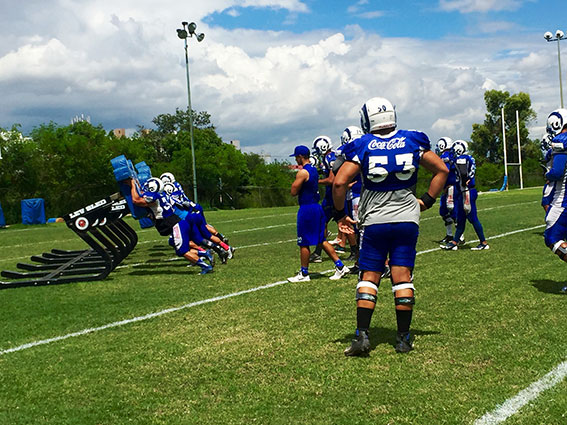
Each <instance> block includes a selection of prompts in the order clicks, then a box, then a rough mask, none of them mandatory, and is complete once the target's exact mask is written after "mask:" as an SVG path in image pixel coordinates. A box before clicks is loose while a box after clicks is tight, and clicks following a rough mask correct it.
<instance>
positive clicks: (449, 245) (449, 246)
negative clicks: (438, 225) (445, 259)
mask: <svg viewBox="0 0 567 425" xmlns="http://www.w3.org/2000/svg"><path fill="white" fill-rule="evenodd" d="M439 248H441V249H444V250H446V251H456V250H457V249H459V247H458V246H457V245H455V244H454V243H453V242H447V243H446V244H444V245H439Z"/></svg>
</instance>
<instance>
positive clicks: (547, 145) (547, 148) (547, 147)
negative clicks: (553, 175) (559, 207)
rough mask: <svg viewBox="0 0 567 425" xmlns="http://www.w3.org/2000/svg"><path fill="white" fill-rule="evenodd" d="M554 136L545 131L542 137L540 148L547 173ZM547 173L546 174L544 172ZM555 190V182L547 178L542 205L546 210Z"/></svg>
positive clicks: (543, 165) (549, 166)
mask: <svg viewBox="0 0 567 425" xmlns="http://www.w3.org/2000/svg"><path fill="white" fill-rule="evenodd" d="M552 139H553V136H552V135H551V134H549V133H547V132H546V133H545V135H544V136H543V137H542V139H541V143H540V148H541V156H542V160H541V166H542V167H543V169H544V173H547V172H548V171H549V170H550V169H551V154H552V152H553V151H552V150H551V140H552ZM544 175H545V174H544ZM554 192H555V184H554V183H552V182H550V181H549V180H547V179H546V180H545V184H544V185H543V193H542V196H541V206H542V207H543V209H544V211H545V212H547V210H548V209H549V204H551V200H552V199H553V194H554Z"/></svg>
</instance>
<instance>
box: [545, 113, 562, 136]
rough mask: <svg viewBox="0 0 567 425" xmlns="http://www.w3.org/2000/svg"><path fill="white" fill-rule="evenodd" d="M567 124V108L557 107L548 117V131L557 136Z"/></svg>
mask: <svg viewBox="0 0 567 425" xmlns="http://www.w3.org/2000/svg"><path fill="white" fill-rule="evenodd" d="M566 125H567V109H561V108H560V109H556V110H555V111H553V112H552V113H551V114H549V116H548V117H547V127H546V130H547V132H548V133H549V134H550V135H551V136H552V137H555V136H557V135H558V134H559V133H561V130H563V127H565V126H566Z"/></svg>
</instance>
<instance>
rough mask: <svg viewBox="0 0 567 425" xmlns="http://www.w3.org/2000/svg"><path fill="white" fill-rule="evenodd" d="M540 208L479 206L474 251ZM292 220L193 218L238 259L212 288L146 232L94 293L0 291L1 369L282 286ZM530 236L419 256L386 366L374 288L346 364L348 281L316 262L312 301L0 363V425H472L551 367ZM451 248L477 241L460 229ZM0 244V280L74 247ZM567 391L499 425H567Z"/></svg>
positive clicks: (189, 318) (231, 214)
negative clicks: (220, 236) (411, 337)
mask: <svg viewBox="0 0 567 425" xmlns="http://www.w3.org/2000/svg"><path fill="white" fill-rule="evenodd" d="M540 191H541V189H530V190H525V191H513V192H509V193H498V194H486V195H481V196H480V197H479V200H478V208H479V210H480V211H479V217H480V219H481V221H482V223H483V225H484V229H485V233H486V235H487V236H488V237H489V238H492V237H494V236H497V235H502V234H505V233H507V232H514V231H517V230H522V229H527V228H533V227H536V226H541V225H542V224H543V223H544V220H543V216H544V214H543V210H542V209H541V207H540V206H539V197H540ZM296 210H297V208H296V207H295V208H294V207H288V208H273V209H254V210H241V211H215V212H208V213H207V214H206V215H207V219H208V221H209V222H211V223H212V224H215V225H217V227H218V228H219V230H221V231H222V232H223V233H225V234H226V235H228V236H229V237H230V239H231V243H233V244H234V245H235V246H237V247H240V249H237V251H236V254H235V258H234V259H233V260H231V261H229V264H228V265H220V264H219V265H217V266H216V267H215V272H214V273H212V274H210V275H206V276H200V275H199V274H198V270H197V268H187V267H186V266H187V263H186V262H185V261H184V260H181V261H179V260H175V255H174V253H173V251H172V250H171V249H170V248H169V247H168V246H167V241H166V239H165V238H161V237H160V236H159V235H158V234H157V233H156V232H155V230H153V229H150V230H145V231H140V232H139V237H140V242H139V244H138V246H137V247H136V249H135V250H134V251H133V253H132V254H131V255H130V256H129V257H128V258H127V259H126V260H125V261H124V263H123V266H124V267H121V268H119V269H117V270H116V271H114V272H113V273H112V274H111V275H110V277H109V278H107V279H106V280H104V281H100V282H90V283H71V284H66V285H58V286H52V287H31V288H18V289H6V290H2V291H0V306H1V307H2V308H1V309H0V351H1V350H6V349H9V348H12V347H18V346H20V345H23V344H26V343H30V342H34V341H39V340H44V339H48V338H53V337H57V336H61V335H66V334H69V333H71V332H77V331H81V330H83V329H86V328H94V327H98V326H104V325H106V324H109V323H113V322H117V321H120V320H124V319H129V318H134V317H137V316H143V315H146V314H148V313H152V312H159V311H162V310H164V309H168V308H171V307H178V306H183V305H186V304H189V303H193V302H197V301H200V300H207V299H211V298H213V297H218V296H222V295H226V294H233V293H236V292H238V291H243V290H247V289H252V288H257V287H260V286H262V285H267V284H270V283H276V282H282V281H284V280H285V278H287V277H289V276H292V275H294V274H295V273H296V272H297V270H298V268H299V253H298V249H297V246H296V244H295V241H294V239H295V212H296ZM422 220H423V221H422V225H421V228H420V240H419V243H418V251H424V250H429V249H434V248H437V247H438V243H436V242H435V241H437V240H439V239H440V238H441V237H442V236H443V234H444V227H443V224H442V221H441V219H440V218H439V217H438V215H437V211H436V208H435V207H434V208H433V209H432V210H430V211H427V212H425V213H424V215H423V217H422ZM129 222H130V223H131V224H132V225H133V226H136V228H137V229H138V227H137V223H135V222H133V221H129ZM542 231H543V227H538V228H535V229H532V230H528V231H523V232H519V233H514V234H510V235H507V236H503V237H498V238H494V239H490V240H489V243H490V246H491V249H490V250H488V251H481V252H474V251H470V250H469V249H461V250H459V251H457V252H453V251H450V252H445V251H440V250H435V251H433V252H427V253H423V254H420V255H419V256H418V257H417V264H416V273H415V285H416V288H417V290H416V298H417V304H416V308H415V315H414V322H413V326H412V328H413V331H414V333H415V335H416V342H415V350H414V351H413V352H411V353H410V354H408V355H399V354H396V353H395V351H394V349H393V344H394V341H395V315H394V308H393V300H392V294H391V290H390V284H389V281H385V282H383V284H382V287H381V289H380V292H379V296H378V306H377V309H376V312H375V314H374V317H373V320H372V327H371V330H370V337H371V345H372V351H371V352H370V356H369V357H367V358H345V357H344V355H343V354H342V351H343V350H344V349H345V348H346V347H347V346H348V344H349V342H350V339H351V337H352V333H353V330H354V327H355V302H354V288H355V285H356V278H355V277H354V276H352V277H349V278H348V279H343V280H340V281H338V282H333V281H330V280H329V279H328V277H329V276H330V273H326V274H321V273H322V272H326V271H329V270H331V269H332V268H333V264H332V262H331V261H330V260H329V259H328V258H325V260H324V262H323V263H321V264H315V265H312V266H311V267H310V271H311V272H312V281H311V282H309V283H302V284H290V283H285V284H280V285H277V286H274V287H270V288H265V289H261V290H258V291H254V292H250V293H246V294H243V295H239V296H234V297H231V298H227V299H222V300H219V301H214V302H209V303H205V304H202V305H197V306H194V307H189V308H185V309H183V310H179V311H176V312H171V313H168V314H164V315H161V316H159V317H156V318H153V319H149V320H144V321H139V322H136V323H130V324H126V325H123V326H118V327H114V328H110V329H106V330H101V331H98V332H93V333H90V334H88V335H83V336H78V337H74V338H69V339H65V340H63V341H57V342H52V343H50V344H45V345H41V346H36V347H32V348H28V349H23V350H21V351H17V352H12V353H6V354H3V355H0V370H1V371H2V372H1V374H0V394H1V395H0V423H2V424H4V423H6V424H37V423H48V424H49V423H52V424H123V423H133V424H244V423H246V424H248V423H258V424H286V425H287V424H296V423H297V424H345V425H346V424H463V423H464V424H472V423H474V421H475V420H476V419H478V418H480V417H481V416H482V415H484V414H485V413H486V412H489V411H492V410H493V409H495V408H496V407H497V406H498V405H499V404H500V403H503V402H504V401H505V400H506V399H508V398H510V397H513V396H515V395H516V394H517V393H518V392H519V391H521V390H522V389H524V388H525V387H527V386H528V385H529V384H530V383H532V382H534V381H536V380H538V379H540V378H541V377H542V376H544V375H545V374H546V373H547V372H549V371H550V370H552V369H553V368H554V367H555V366H556V365H557V364H559V363H561V362H562V361H564V360H565V352H566V346H567V344H566V343H565V338H564V335H565V333H564V323H565V322H566V318H567V312H566V309H565V303H566V302H567V298H566V295H564V294H562V293H561V292H560V289H561V287H562V286H563V285H565V284H566V283H565V282H566V280H567V279H566V278H565V274H564V270H565V268H564V267H565V265H564V264H563V263H561V262H560V261H559V259H557V257H555V256H554V255H553V254H552V253H551V252H550V251H549V249H547V248H546V247H545V246H544V244H543V238H542V236H541V233H542ZM466 237H467V240H469V241H472V240H474V239H476V236H475V235H474V232H473V230H472V228H471V226H470V225H469V226H467V230H466ZM0 242H1V244H0V245H1V246H0V269H12V270H15V264H16V263H17V262H18V261H26V260H25V259H26V257H29V256H30V255H33V254H40V253H41V252H43V251H47V250H49V249H50V248H60V249H78V248H81V247H82V245H81V244H82V242H81V241H80V240H79V239H78V238H77V237H76V236H74V235H73V233H72V232H71V231H70V230H68V229H67V228H66V227H65V225H64V224H50V225H48V226H34V227H33V228H31V230H26V228H23V227H19V226H12V227H11V228H9V229H6V230H2V231H0ZM473 245H476V243H472V242H471V243H469V244H468V245H467V248H469V247H470V246H473ZM347 255H348V253H347ZM566 388H567V387H566V384H565V382H562V383H560V384H559V385H557V386H556V387H554V388H552V389H550V390H548V391H546V392H544V393H543V394H541V396H540V397H539V398H538V399H537V400H535V401H534V402H532V403H530V404H529V405H527V406H525V407H524V408H522V409H521V410H520V411H519V412H518V413H517V414H516V415H514V416H512V417H511V418H510V419H509V420H508V421H507V422H506V423H511V424H534V423H535V424H544V423H545V424H560V423H565V422H566V420H567V419H566V418H567V397H565V390H566Z"/></svg>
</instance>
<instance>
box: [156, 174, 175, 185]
mask: <svg viewBox="0 0 567 425" xmlns="http://www.w3.org/2000/svg"><path fill="white" fill-rule="evenodd" d="M159 178H160V180H161V181H162V182H164V183H174V182H175V176H174V175H173V174H172V173H163V174H162V175H161V176H159Z"/></svg>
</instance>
